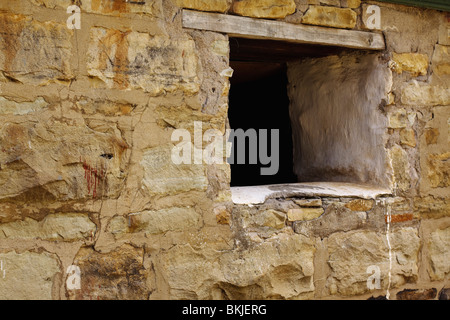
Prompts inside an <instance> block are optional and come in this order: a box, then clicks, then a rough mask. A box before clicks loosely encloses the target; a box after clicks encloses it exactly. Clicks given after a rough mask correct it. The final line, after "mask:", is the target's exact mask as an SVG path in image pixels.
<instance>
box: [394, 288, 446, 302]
mask: <svg viewBox="0 0 450 320" xmlns="http://www.w3.org/2000/svg"><path fill="white" fill-rule="evenodd" d="M436 294H437V290H436V288H431V289H423V290H418V289H405V290H403V291H400V292H397V300H432V299H434V298H435V297H436Z"/></svg>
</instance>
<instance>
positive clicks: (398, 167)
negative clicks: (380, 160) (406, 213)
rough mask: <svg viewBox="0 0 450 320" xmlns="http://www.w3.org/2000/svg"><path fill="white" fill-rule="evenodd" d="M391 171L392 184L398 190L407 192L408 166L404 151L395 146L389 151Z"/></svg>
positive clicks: (408, 182) (409, 178) (408, 185)
mask: <svg viewBox="0 0 450 320" xmlns="http://www.w3.org/2000/svg"><path fill="white" fill-rule="evenodd" d="M388 153H389V158H390V159H391V164H392V169H393V171H394V183H395V185H396V186H397V188H399V189H400V190H403V191H405V190H407V189H408V188H409V187H410V183H411V174H410V173H409V170H410V165H409V161H408V155H407V154H406V151H405V150H403V149H402V148H401V147H400V146H398V145H396V146H394V147H392V148H391V149H389V151H388Z"/></svg>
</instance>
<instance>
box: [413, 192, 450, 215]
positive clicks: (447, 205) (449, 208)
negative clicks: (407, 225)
mask: <svg viewBox="0 0 450 320" xmlns="http://www.w3.org/2000/svg"><path fill="white" fill-rule="evenodd" d="M414 211H415V212H417V213H419V214H420V215H421V216H423V217H427V218H440V217H443V216H448V215H449V213H450V200H448V199H446V198H437V197H432V196H428V197H415V198H414Z"/></svg>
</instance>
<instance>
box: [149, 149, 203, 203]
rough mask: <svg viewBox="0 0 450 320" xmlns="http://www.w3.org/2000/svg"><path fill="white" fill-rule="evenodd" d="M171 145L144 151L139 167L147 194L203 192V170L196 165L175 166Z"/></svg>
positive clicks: (200, 166)
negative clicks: (141, 168) (142, 171)
mask: <svg viewBox="0 0 450 320" xmlns="http://www.w3.org/2000/svg"><path fill="white" fill-rule="evenodd" d="M171 151H172V147H171V145H168V146H161V147H156V148H152V149H149V150H147V151H145V153H144V155H143V159H142V161H141V165H142V167H143V169H144V177H143V181H142V183H143V185H144V186H145V187H146V188H147V191H148V193H149V194H166V195H167V194H177V193H180V192H186V191H190V190H201V191H205V190H206V188H207V187H208V179H207V176H206V173H205V168H204V167H203V166H202V165H196V164H192V165H190V164H181V165H176V164H174V163H173V162H172V160H171Z"/></svg>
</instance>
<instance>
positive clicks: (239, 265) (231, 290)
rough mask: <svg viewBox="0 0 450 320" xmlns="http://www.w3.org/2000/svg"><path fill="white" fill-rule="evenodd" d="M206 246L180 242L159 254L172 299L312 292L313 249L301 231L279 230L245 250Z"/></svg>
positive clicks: (307, 295)
mask: <svg viewBox="0 0 450 320" xmlns="http://www.w3.org/2000/svg"><path fill="white" fill-rule="evenodd" d="M208 246H209V244H208V243H204V244H203V245H202V246H201V247H193V246H191V245H189V244H185V245H178V246H174V247H172V248H170V249H169V250H167V252H165V253H163V254H162V255H161V265H160V267H161V268H162V269H163V270H168V276H167V285H168V286H169V288H170V290H171V292H172V293H173V298H174V299H231V300H238V299H239V300H242V299H244V300H245V299H270V298H277V299H307V298H312V297H313V292H314V283H313V274H314V263H313V260H314V252H315V249H314V245H313V243H312V242H311V240H310V239H308V238H306V237H304V236H301V235H285V234H279V235H278V236H277V237H276V238H275V239H272V240H268V241H265V242H262V243H260V244H258V245H257V246H254V247H251V248H248V249H243V250H229V251H224V250H222V251H220V252H218V251H217V250H212V249H208ZM186 274H189V275H190V276H188V277H187V276H186Z"/></svg>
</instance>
